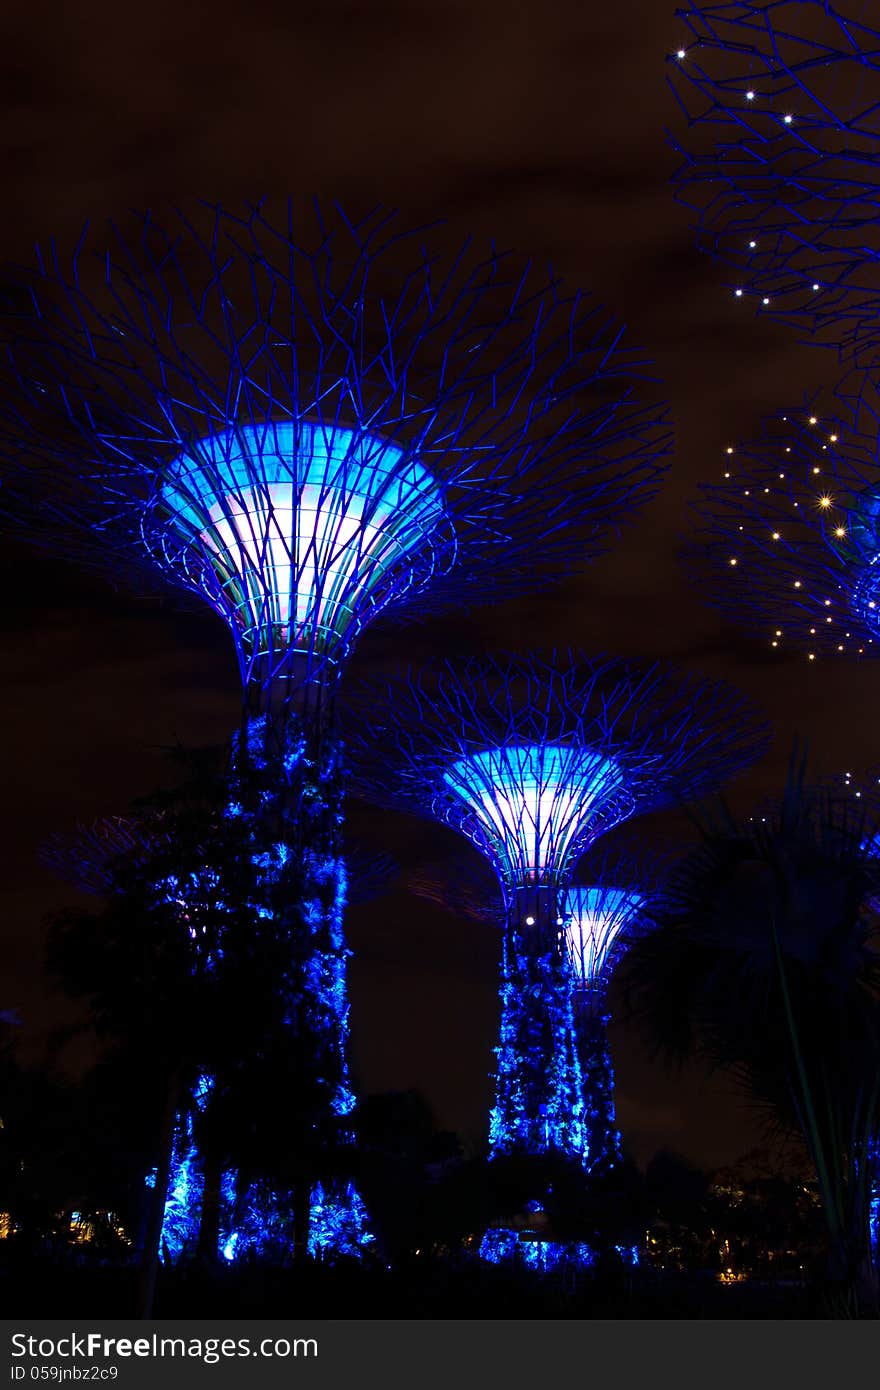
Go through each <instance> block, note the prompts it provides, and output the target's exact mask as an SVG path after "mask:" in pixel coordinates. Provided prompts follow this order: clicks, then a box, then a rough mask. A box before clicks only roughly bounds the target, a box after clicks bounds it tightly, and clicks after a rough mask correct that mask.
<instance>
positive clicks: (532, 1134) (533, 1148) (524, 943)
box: [489, 890, 587, 1163]
mask: <svg viewBox="0 0 880 1390" xmlns="http://www.w3.org/2000/svg"><path fill="white" fill-rule="evenodd" d="M525 896H526V895H524V894H515V895H514V897H513V899H512V901H511V903H510V905H509V909H508V917H507V924H506V928H505V935H504V956H503V962H502V984H501V1025H500V1039H499V1045H498V1048H497V1057H498V1062H497V1066H496V1088H495V1105H494V1107H493V1110H492V1116H491V1120H490V1127H489V1145H490V1156H491V1157H493V1158H494V1157H496V1156H497V1155H499V1154H510V1153H517V1152H519V1153H528V1154H533V1155H544V1154H549V1153H557V1154H559V1155H561V1156H564V1157H565V1158H571V1159H574V1160H576V1161H577V1162H580V1163H583V1162H584V1161H585V1158H586V1153H587V1150H586V1144H587V1131H586V1128H585V1123H584V1118H585V1105H584V1088H583V1076H582V1073H581V1064H580V1057H579V1054H578V1046H577V1035H576V1032H575V1022H574V1012H573V1007H572V985H571V975H570V972H569V971H568V969H567V966H566V963H565V960H564V957H563V955H562V953H561V951H560V948H559V942H558V940H557V937H558V932H557V930H556V929H555V928H554V926H553V923H554V922H555V921H556V912H555V907H554V903H553V901H552V898H553V894H552V893H551V892H550V890H546V891H545V893H544V894H543V897H544V898H545V901H544V902H541V901H540V900H539V897H538V896H537V895H534V894H528V895H527V896H528V901H524V897H525ZM526 922H528V923H529V925H528V926H526V925H525V923H526Z"/></svg>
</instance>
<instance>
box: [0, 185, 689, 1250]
mask: <svg viewBox="0 0 880 1390" xmlns="http://www.w3.org/2000/svg"><path fill="white" fill-rule="evenodd" d="M18 290H19V293H18V295H17V296H10V297H8V298H7V305H8V306H11V309H10V312H8V313H7V314H6V316H5V319H4V334H5V339H6V343H5V351H4V354H3V375H4V377H5V379H6V380H5V386H6V387H7V390H6V392H5V393H4V403H3V405H2V407H0V459H2V463H3V468H4V474H5V476H4V483H5V488H4V496H5V499H6V501H5V509H6V511H7V514H8V515H9V516H10V517H11V518H13V519H14V521H15V523H16V524H17V526H18V527H19V530H20V531H21V533H22V534H24V535H28V536H29V537H30V538H31V539H32V540H33V541H34V543H35V544H38V545H40V546H42V547H43V548H44V549H45V550H47V551H48V552H49V553H51V554H53V555H58V554H61V555H66V556H68V557H70V558H72V559H74V560H76V561H78V562H79V563H81V564H84V565H87V566H89V567H91V568H98V569H100V570H102V571H104V572H105V573H108V574H109V575H110V576H111V577H112V578H113V579H114V580H115V579H118V578H119V577H120V576H128V577H129V578H134V579H135V580H136V581H140V582H141V583H146V584H147V585H150V586H153V585H156V584H160V585H161V584H164V585H166V586H168V587H170V588H171V589H172V590H175V591H177V592H178V593H180V594H184V595H190V596H192V597H195V598H197V599H202V600H204V601H206V602H207V604H208V605H210V607H212V608H213V609H214V610H215V611H216V612H217V613H219V614H220V615H221V617H222V618H223V619H224V620H225V621H226V623H227V626H228V627H229V630H230V632H231V634H232V637H233V639H234V642H235V648H236V651H237V654H238V660H239V665H240V668H241V674H242V679H243V684H244V687H245V692H246V705H247V709H248V711H249V715H250V724H249V725H248V727H247V729H246V730H244V731H243V734H242V737H241V738H240V739H239V740H238V741H237V744H236V757H237V759H238V761H239V764H240V766H239V768H238V770H237V773H236V776H238V777H239V778H240V779H241V778H244V774H245V771H246V770H247V769H249V770H250V774H251V775H252V777H253V779H254V780H255V781H256V782H257V783H259V784H260V785H261V787H262V791H263V794H262V797H261V798H258V799H257V800H256V801H254V800H251V802H250V803H249V809H248V810H247V812H244V811H243V812H242V813H246V814H248V815H249V816H251V818H252V819H253V821H254V826H253V828H254V841H255V846H258V848H257V847H255V850H254V853H255V856H259V861H260V863H261V864H262V865H264V868H265V875H264V877H265V883H264V889H265V891H264V895H263V896H264V905H263V911H264V912H265V913H274V914H275V915H276V916H278V914H281V916H282V917H284V919H285V920H284V921H283V922H282V923H281V929H282V931H288V932H289V936H290V940H291V942H292V943H295V942H298V943H299V946H298V950H299V956H300V981H299V986H298V989H297V991H296V997H295V998H292V1000H291V1007H292V1017H293V1014H295V1013H296V1011H297V1010H299V1011H300V1012H301V1013H303V1014H304V1015H305V1016H306V1021H307V1025H308V1027H309V1028H310V1029H312V1030H313V1029H314V1026H315V1023H316V1020H325V1021H326V1027H327V1046H326V1056H324V1057H323V1058H322V1059H321V1062H320V1068H321V1071H322V1074H323V1075H324V1076H325V1077H327V1078H330V1077H331V1076H332V1075H335V1076H336V1077H337V1079H338V1086H337V1087H336V1088H335V1091H334V1094H335V1093H336V1092H337V1091H339V1090H340V1088H341V1090H342V1091H345V1090H346V1087H347V1084H348V1083H347V1080H346V1076H347V1067H346V1062H345V1049H346V1039H345V1032H346V1022H345V1021H346V1019H347V1016H348V1006H347V999H346V989H345V979H344V959H345V954H346V952H345V948H344V937H343V934H342V927H341V917H342V910H343V905H344V872H343V868H342V862H341V858H340V847H339V834H340V826H341V796H342V789H343V781H342V776H341V772H340V763H339V750H338V747H337V746H336V743H335V736H334V734H333V730H332V694H333V689H334V687H335V681H336V678H337V677H338V676H339V675H340V673H341V671H342V669H343V667H344V664H345V661H346V659H347V657H348V655H349V653H350V651H351V648H352V644H353V642H354V640H355V638H356V636H357V634H358V633H359V632H360V631H361V630H362V629H363V628H364V627H365V626H366V625H367V624H368V623H369V622H370V621H371V620H372V619H373V618H374V617H376V616H377V615H378V614H380V613H384V612H389V611H397V612H399V613H402V612H404V611H406V612H408V613H409V615H410V616H414V615H416V614H423V613H424V612H426V611H427V610H428V609H429V608H430V607H431V606H433V605H435V604H439V603H444V602H450V601H456V602H461V601H467V600H468V599H469V598H485V597H487V595H489V594H507V593H514V592H517V591H519V590H521V589H528V590H533V589H534V588H535V587H536V586H538V585H539V584H541V583H543V582H549V581H550V580H552V579H555V578H556V577H557V576H558V575H559V573H560V571H561V570H563V569H564V568H566V566H568V565H570V564H580V563H582V562H583V560H584V559H589V558H590V557H592V556H593V555H594V554H595V553H596V552H597V551H598V550H599V549H600V548H601V547H602V545H603V544H604V541H605V537H606V536H607V534H608V532H609V531H610V530H613V529H614V528H615V527H616V526H617V525H618V524H619V522H620V521H621V519H622V518H623V516H624V515H625V513H626V512H627V511H628V510H630V509H632V508H633V507H634V506H635V505H637V504H638V503H639V502H641V501H643V500H644V499H645V498H647V497H648V496H650V495H651V493H652V492H653V491H654V489H655V487H656V485H657V483H658V481H659V479H660V477H661V475H662V472H663V470H664V467H665V463H664V456H665V454H666V452H667V451H668V447H669V435H668V430H667V428H666V425H665V408H664V407H662V406H660V405H658V404H656V403H655V401H654V399H653V386H652V385H651V384H649V383H650V382H651V380H652V378H651V369H650V367H649V366H648V364H646V362H645V361H644V359H643V358H641V357H640V356H639V354H638V353H633V352H631V351H629V350H628V349H627V348H626V347H624V346H623V343H622V330H621V327H620V325H619V324H618V323H617V322H616V321H615V320H614V319H613V317H612V316H610V315H609V314H608V313H607V312H606V311H605V310H604V309H603V308H602V307H601V306H599V305H598V304H597V303H596V302H595V301H594V300H593V299H591V298H589V297H588V296H585V295H582V294H573V295H566V294H564V293H563V292H562V291H561V290H560V288H559V286H558V284H557V282H556V281H555V279H554V278H553V277H552V275H550V274H544V273H541V272H540V271H537V270H536V269H534V268H533V267H532V266H531V265H530V264H528V263H525V262H522V261H518V260H517V259H516V257H511V256H507V255H502V254H498V253H496V252H495V251H491V252H490V253H489V254H488V255H487V256H484V257H481V256H479V255H478V254H476V253H475V252H474V250H473V248H472V247H471V245H470V243H466V244H465V245H464V246H463V247H462V246H460V245H459V246H457V247H453V248H452V249H451V250H450V248H449V239H448V237H447V235H446V234H445V233H444V232H443V231H442V230H441V229H439V228H431V229H427V230H424V229H423V230H418V231H411V232H405V231H402V230H400V229H399V227H398V224H397V222H396V221H395V219H394V217H393V215H391V214H387V213H385V212H382V211H377V212H374V213H372V214H370V215H369V216H367V217H365V218H363V219H361V220H357V221H354V220H352V219H350V218H348V217H347V216H346V215H345V213H344V212H342V211H341V210H340V209H338V208H334V209H332V210H331V211H329V212H323V211H322V210H320V209H319V208H314V209H311V210H309V211H305V212H304V213H303V215H302V217H301V218H300V217H299V215H298V214H297V215H296V216H295V215H294V212H293V210H292V206H291V205H288V206H287V207H286V208H285V209H284V210H283V211H282V212H281V214H280V216H278V217H275V216H274V215H273V214H270V213H269V212H268V211H267V209H266V208H265V207H264V205H263V204H249V205H246V206H244V207H243V208H241V209H240V210H238V211H229V210H224V209H222V208H220V207H213V206H208V205H192V206H190V207H188V208H185V209H183V210H177V211H174V212H171V213H169V214H168V216H167V217H165V218H164V220H162V221H159V220H157V219H155V218H154V217H153V216H152V215H149V214H146V215H138V216H135V217H133V218H131V219H129V221H128V223H127V224H126V226H125V227H124V228H116V227H112V228H110V229H109V231H108V232H105V233H97V234H93V233H92V232H87V233H85V234H84V236H83V238H82V240H81V242H80V243H79V244H78V245H77V246H76V247H75V248H74V249H73V251H72V252H71V253H69V254H68V253H62V252H61V251H60V250H58V248H56V247H55V246H54V245H51V246H49V247H47V248H46V249H45V250H43V251H41V252H40V253H39V255H38V263H37V266H36V268H34V269H31V270H23V271H22V272H21V273H20V277H19V283H18ZM270 783H271V784H272V785H269V784H270ZM246 800H247V798H246V797H243V798H242V799H241V802H240V803H239V802H236V801H233V803H232V807H231V809H232V810H233V811H234V810H235V807H236V805H239V804H240V805H241V806H243V805H244V801H246ZM334 1009H335V1010H336V1011H337V1012H336V1014H335V1016H334V1015H333V1010H334ZM331 1089H333V1088H332V1087H331ZM326 1195H327V1194H323V1196H324V1197H326ZM317 1205H318V1206H320V1209H321V1212H322V1213H324V1214H326V1212H327V1210H328V1209H329V1205H330V1203H329V1202H328V1201H324V1200H323V1199H322V1201H321V1202H320V1203H318V1204H317ZM322 1219H323V1218H322ZM355 1224H357V1223H355ZM346 1248H347V1244H346Z"/></svg>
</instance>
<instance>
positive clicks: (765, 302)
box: [761, 294, 770, 304]
mask: <svg viewBox="0 0 880 1390" xmlns="http://www.w3.org/2000/svg"><path fill="white" fill-rule="evenodd" d="M761 303H762V304H769V303H770V300H769V299H768V298H767V295H766V294H765V295H764V298H763V299H762V300H761Z"/></svg>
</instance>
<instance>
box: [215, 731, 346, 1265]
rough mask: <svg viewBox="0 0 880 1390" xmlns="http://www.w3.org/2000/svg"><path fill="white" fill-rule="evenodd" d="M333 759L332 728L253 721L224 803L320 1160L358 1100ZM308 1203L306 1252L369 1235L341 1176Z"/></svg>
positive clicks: (342, 1247)
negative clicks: (244, 825) (351, 1058)
mask: <svg viewBox="0 0 880 1390" xmlns="http://www.w3.org/2000/svg"><path fill="white" fill-rule="evenodd" d="M339 758H340V754H339V747H338V744H337V742H336V740H335V739H334V738H333V737H332V736H330V735H329V733H327V732H326V731H325V732H324V733H323V734H322V736H321V737H320V738H319V739H317V740H314V739H311V738H309V736H308V730H301V729H299V728H298V727H297V724H296V721H295V719H294V717H293V716H292V715H291V713H290V711H287V712H286V713H285V715H284V717H283V718H282V719H280V720H279V719H276V718H273V717H272V716H271V715H268V714H265V715H258V716H255V717H254V718H252V719H250V720H249V721H248V722H247V725H246V727H245V730H244V732H243V736H242V737H241V738H240V739H239V740H238V742H237V752H236V760H235V763H236V770H237V775H238V776H239V777H240V781H239V782H238V783H237V784H235V785H234V786H233V803H232V804H233V806H234V812H235V814H236V816H241V817H244V818H246V819H247V820H249V822H250V825H251V835H252V842H253V862H254V864H255V866H256V867H257V870H258V872H257V884H256V897H257V902H256V908H257V913H256V917H257V920H258V921H261V922H264V923H265V924H266V926H265V930H266V931H268V932H271V933H272V934H273V937H275V938H276V939H280V940H281V941H282V942H284V943H286V948H287V951H286V955H287V960H288V965H287V967H286V971H285V977H284V978H280V979H279V980H278V988H279V991H280V993H281V997H282V999H283V1001H284V1019H283V1023H284V1027H285V1029H287V1030H289V1032H290V1036H291V1037H292V1038H294V1039H296V1038H302V1037H307V1038H308V1039H309V1040H310V1047H311V1056H310V1065H311V1067H312V1068H313V1070H314V1081H315V1083H316V1085H317V1090H318V1096H319V1100H318V1103H317V1104H316V1105H315V1106H314V1109H313V1119H312V1130H313V1139H312V1141H311V1142H312V1144H313V1145H314V1146H315V1149H316V1153H317V1155H318V1160H317V1161H318V1164H320V1151H321V1148H322V1146H327V1145H335V1146H338V1145H342V1146H343V1147H344V1146H345V1145H346V1144H347V1143H350V1142H351V1138H352V1136H351V1133H350V1130H349V1129H348V1127H347V1126H346V1124H345V1121H346V1119H347V1117H349V1116H350V1115H351V1113H352V1111H353V1110H354V1106H355V1099H354V1094H353V1091H352V1086H351V1079H350V1076H349V1070H348V1035H349V1003H348V989H347V979H346V974H347V971H346V963H347V959H348V956H349V955H350V952H349V950H348V948H347V946H346V944H345V937H344V932H343V914H344V908H345V895H346V875H345V866H344V863H343V859H342V853H341V830H342V813H341V809H340V797H339V779H340V775H341V768H340V761H339ZM292 1081H295V1078H292ZM270 1205H274V1201H273V1203H271V1204H270ZM311 1208H312V1211H311V1220H312V1229H311V1230H310V1233H309V1238H308V1243H309V1247H310V1248H312V1246H313V1245H315V1242H317V1245H318V1246H320V1248H321V1249H322V1251H325V1252H326V1251H330V1250H333V1249H335V1250H336V1252H337V1253H340V1254H349V1253H351V1252H352V1250H353V1249H354V1248H355V1247H357V1248H362V1247H364V1246H365V1245H367V1244H368V1243H369V1242H370V1241H372V1239H373V1237H372V1234H371V1233H370V1232H369V1230H368V1227H367V1222H366V1216H365V1211H364V1208H363V1203H362V1202H361V1200H360V1198H359V1196H358V1194H357V1193H356V1191H355V1190H354V1188H353V1186H352V1185H351V1184H350V1183H347V1182H346V1181H344V1180H341V1179H340V1180H334V1181H333V1182H332V1183H331V1184H329V1185H325V1186H323V1187H322V1186H321V1184H320V1182H318V1181H317V1180H316V1182H315V1185H314V1187H313V1194H312V1201H311ZM267 1223H268V1224H271V1221H270V1219H269V1217H268V1216H267Z"/></svg>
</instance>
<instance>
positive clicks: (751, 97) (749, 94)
mask: <svg viewBox="0 0 880 1390" xmlns="http://www.w3.org/2000/svg"><path fill="white" fill-rule="evenodd" d="M754 100H755V94H754V92H746V101H754Z"/></svg>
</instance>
